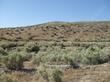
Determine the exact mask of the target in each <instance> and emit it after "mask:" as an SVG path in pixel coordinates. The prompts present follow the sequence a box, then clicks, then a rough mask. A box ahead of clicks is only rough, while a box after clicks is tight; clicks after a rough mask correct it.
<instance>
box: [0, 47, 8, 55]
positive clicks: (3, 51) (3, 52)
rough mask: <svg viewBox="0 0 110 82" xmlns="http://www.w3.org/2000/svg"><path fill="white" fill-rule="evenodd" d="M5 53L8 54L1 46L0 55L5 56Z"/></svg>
mask: <svg viewBox="0 0 110 82" xmlns="http://www.w3.org/2000/svg"><path fill="white" fill-rule="evenodd" d="M6 55H8V53H7V52H6V51H5V50H4V49H3V48H0V56H6Z"/></svg>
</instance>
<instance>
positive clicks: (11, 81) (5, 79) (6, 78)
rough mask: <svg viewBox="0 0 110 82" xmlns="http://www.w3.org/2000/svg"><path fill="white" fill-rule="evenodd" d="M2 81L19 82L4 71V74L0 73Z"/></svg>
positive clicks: (0, 80)
mask: <svg viewBox="0 0 110 82" xmlns="http://www.w3.org/2000/svg"><path fill="white" fill-rule="evenodd" d="M0 82H17V81H15V80H12V79H11V78H9V77H8V76H7V75H6V74H5V73H4V74H0Z"/></svg>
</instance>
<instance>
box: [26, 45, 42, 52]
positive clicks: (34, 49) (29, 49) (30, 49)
mask: <svg viewBox="0 0 110 82" xmlns="http://www.w3.org/2000/svg"><path fill="white" fill-rule="evenodd" d="M39 50H40V48H39V46H38V45H37V44H28V45H27V48H26V51H27V52H36V53H37V52H38V51H39Z"/></svg>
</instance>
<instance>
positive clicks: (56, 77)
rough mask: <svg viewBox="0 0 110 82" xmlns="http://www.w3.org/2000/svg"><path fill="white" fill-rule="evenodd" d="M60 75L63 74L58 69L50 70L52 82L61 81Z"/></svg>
mask: <svg viewBox="0 0 110 82" xmlns="http://www.w3.org/2000/svg"><path fill="white" fill-rule="evenodd" d="M62 76H63V73H62V71H60V70H59V69H56V68H55V69H53V70H52V74H51V77H52V80H53V82H62Z"/></svg>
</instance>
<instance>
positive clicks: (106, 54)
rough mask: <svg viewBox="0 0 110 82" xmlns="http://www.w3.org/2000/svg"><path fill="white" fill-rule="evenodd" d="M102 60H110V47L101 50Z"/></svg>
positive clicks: (102, 61)
mask: <svg viewBox="0 0 110 82" xmlns="http://www.w3.org/2000/svg"><path fill="white" fill-rule="evenodd" d="M100 60H101V61H100V62H101V63H105V62H109V61H110V49H107V48H104V49H102V50H101V52H100Z"/></svg>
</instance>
